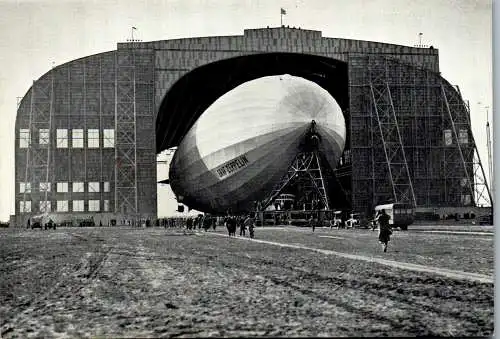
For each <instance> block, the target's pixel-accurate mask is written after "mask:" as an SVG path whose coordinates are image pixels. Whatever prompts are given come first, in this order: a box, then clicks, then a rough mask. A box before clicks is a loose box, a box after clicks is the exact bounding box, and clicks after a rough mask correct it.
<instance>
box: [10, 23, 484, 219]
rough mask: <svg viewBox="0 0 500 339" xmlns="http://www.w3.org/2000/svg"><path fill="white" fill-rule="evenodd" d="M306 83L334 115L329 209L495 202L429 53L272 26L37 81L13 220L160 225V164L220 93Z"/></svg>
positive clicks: (67, 69) (132, 52)
mask: <svg viewBox="0 0 500 339" xmlns="http://www.w3.org/2000/svg"><path fill="white" fill-rule="evenodd" d="M279 74H290V75H293V76H298V77H302V78H304V79H307V80H310V81H313V82H315V83H317V84H318V85H320V86H321V87H323V88H324V89H325V90H327V91H328V92H329V93H330V94H331V95H332V96H333V97H334V98H335V100H336V101H337V102H338V103H339V105H340V107H341V109H342V111H343V112H344V115H345V116H344V118H345V122H346V126H347V135H346V145H345V150H344V153H343V155H342V157H341V159H340V161H339V165H338V167H337V168H336V169H331V171H330V172H329V173H328V174H327V176H328V182H329V183H331V185H329V192H330V194H329V195H330V197H331V199H332V201H333V204H334V205H338V206H342V207H348V208H352V209H353V210H356V211H359V212H369V211H370V210H371V209H372V208H373V206H374V205H376V204H379V203H383V202H387V201H401V202H407V203H410V204H412V205H414V206H415V207H417V208H419V209H421V210H432V209H433V208H437V207H473V206H475V205H476V204H477V203H478V202H480V201H484V200H486V201H491V197H490V193H489V189H488V187H487V185H486V182H485V181H484V171H483V169H482V166H481V163H480V161H479V158H478V154H477V149H476V145H475V142H474V138H473V135H472V132H471V128H470V115H469V109H468V105H467V104H466V103H465V102H464V100H463V99H462V97H461V94H460V91H459V89H458V87H454V86H452V85H451V84H449V83H448V82H447V81H446V80H445V79H444V78H443V77H441V76H440V73H439V56H438V50H437V49H435V48H433V47H408V46H400V45H393V44H386V43H379V42H371V41H361V40H348V39H338V38H325V37H322V34H321V32H320V31H312V30H304V29H300V28H290V27H278V28H262V29H248V30H245V31H244V34H243V35H237V36H220V37H202V38H186V39H175V40H165V41H153V42H127V43H118V45H117V49H116V50H115V51H111V52H105V53H101V54H96V55H92V56H87V57H83V58H81V59H77V60H73V61H71V62H68V63H66V64H63V65H60V66H57V67H54V68H53V69H51V70H50V71H48V72H47V73H46V74H44V75H43V76H42V77H41V78H40V79H38V80H36V81H34V82H33V86H32V87H31V88H30V89H29V90H28V92H27V93H26V95H25V96H24V97H23V99H22V101H21V102H20V104H19V107H18V112H17V118H16V127H15V128H16V136H17V138H16V143H15V149H16V152H15V154H16V159H15V160H16V162H15V164H16V165H15V166H16V168H15V180H16V185H15V187H16V189H15V205H16V206H15V213H16V222H17V224H18V225H23V224H24V225H25V224H26V220H27V218H28V217H29V216H30V215H35V214H40V213H43V212H49V211H50V212H53V213H55V214H57V215H59V216H61V218H64V217H69V216H72V217H74V216H75V215H77V216H78V215H79V216H82V217H85V216H86V215H92V216H93V217H94V219H95V220H96V222H97V223H98V222H102V223H103V224H106V223H108V222H109V221H110V220H112V219H115V220H117V221H118V222H119V221H120V220H126V219H129V220H130V219H137V218H143V219H144V218H149V219H151V218H155V217H156V213H157V211H156V206H157V203H156V161H155V157H156V153H159V152H161V151H163V150H165V149H168V148H171V147H174V146H177V145H178V144H179V143H180V142H181V140H182V138H183V137H184V136H185V135H186V133H187V132H188V130H189V129H190V127H191V126H192V125H193V124H194V123H195V121H196V120H197V119H198V118H199V117H200V115H201V114H202V113H203V112H204V111H205V110H206V109H207V108H208V107H209V106H210V105H211V104H212V103H213V102H214V101H216V100H217V98H219V97H220V96H222V95H223V94H224V93H226V92H228V91H230V90H232V89H234V88H236V87H237V86H239V85H241V84H243V83H245V82H247V81H250V80H254V79H257V78H260V77H264V76H269V75H279Z"/></svg>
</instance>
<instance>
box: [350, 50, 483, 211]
mask: <svg viewBox="0 0 500 339" xmlns="http://www.w3.org/2000/svg"><path fill="white" fill-rule="evenodd" d="M348 64H349V68H348V72H349V102H350V104H349V106H350V116H349V119H350V131H349V132H350V134H349V136H350V142H349V144H348V147H347V149H346V151H349V152H350V154H352V156H351V157H352V185H351V190H352V206H353V209H354V210H356V211H359V212H368V211H369V210H370V209H372V208H373V207H374V206H375V205H376V204H380V203H384V202H386V201H394V202H407V203H410V204H412V205H413V206H416V207H417V208H420V207H422V208H429V207H440V206H441V207H445V206H448V207H461V206H462V207H467V206H478V205H480V202H481V201H483V202H484V204H489V203H491V200H492V199H491V194H490V190H489V188H488V185H487V182H486V180H485V175H484V169H483V166H482V164H481V161H480V159H479V153H478V151H477V147H476V143H475V140H474V137H473V135H472V131H471V123H470V113H469V110H468V107H467V105H466V104H465V102H464V101H463V99H462V97H461V94H460V91H459V89H458V88H455V87H453V86H451V85H450V84H449V83H448V82H446V80H444V79H443V78H442V77H441V76H440V74H439V73H437V72H434V71H431V70H429V69H428V68H423V67H422V68H420V67H414V66H411V65H407V64H405V63H402V62H400V61H397V60H395V59H392V58H390V57H385V56H366V55H357V54H356V55H351V56H350V57H349V62H348ZM360 164H362V165H360Z"/></svg>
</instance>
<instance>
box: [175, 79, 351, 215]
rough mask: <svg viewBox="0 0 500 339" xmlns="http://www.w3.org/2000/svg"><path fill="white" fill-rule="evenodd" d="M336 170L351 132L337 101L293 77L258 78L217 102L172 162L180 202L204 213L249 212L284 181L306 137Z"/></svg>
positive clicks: (183, 141)
mask: <svg viewBox="0 0 500 339" xmlns="http://www.w3.org/2000/svg"><path fill="white" fill-rule="evenodd" d="M311 127H313V128H314V131H315V133H316V135H317V137H318V138H317V140H318V142H317V143H318V146H317V147H318V151H319V152H322V153H323V155H324V157H325V158H326V160H327V162H328V165H329V166H331V167H332V168H336V166H337V161H338V158H339V157H340V155H341V154H342V152H343V149H344V145H345V137H346V127H345V120H344V115H343V113H342V110H341V108H340V106H339V105H338V103H337V102H336V100H335V99H334V98H333V97H332V96H331V95H330V94H329V93H328V92H327V91H326V90H325V89H323V88H322V87H320V86H319V85H317V84H316V83H314V82H312V81H309V80H306V79H304V78H301V77H296V76H291V75H288V74H285V75H276V76H267V77H262V78H259V79H255V80H252V81H249V82H246V83H243V84H241V85H240V86H238V87H236V88H234V89H233V90H231V91H229V92H228V93H226V94H225V95H223V96H222V97H220V98H219V99H217V100H216V101H215V102H214V103H213V104H212V105H211V106H209V107H208V108H207V110H206V111H205V112H203V114H202V115H201V116H200V117H199V118H198V120H197V121H196V122H195V124H194V125H193V126H192V127H191V129H190V130H189V131H188V133H187V134H186V135H185V137H184V138H183V139H182V141H181V143H180V144H179V146H178V148H177V150H176V152H175V154H174V157H173V158H172V161H171V163H170V169H169V179H170V185H171V188H172V190H173V192H174V193H175V195H176V197H177V200H178V201H179V202H182V203H183V204H185V205H187V206H189V207H190V208H193V209H196V210H200V211H204V212H219V213H225V212H227V211H233V212H237V211H248V210H249V209H251V208H252V207H253V206H255V202H256V201H260V200H262V199H264V198H265V197H266V195H268V194H270V192H271V191H272V189H273V187H274V186H275V185H276V183H278V182H279V181H280V179H281V178H282V177H283V175H284V174H285V173H286V171H287V169H288V168H289V166H290V165H291V163H292V162H293V160H294V158H295V156H296V155H297V154H298V152H300V150H301V147H302V146H301V145H303V141H304V138H306V136H307V134H308V133H310V132H311Z"/></svg>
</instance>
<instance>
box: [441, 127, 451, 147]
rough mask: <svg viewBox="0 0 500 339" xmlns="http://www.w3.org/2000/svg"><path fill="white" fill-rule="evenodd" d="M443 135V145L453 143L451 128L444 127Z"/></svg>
mask: <svg viewBox="0 0 500 339" xmlns="http://www.w3.org/2000/svg"><path fill="white" fill-rule="evenodd" d="M443 135H444V144H445V146H450V145H451V144H453V137H452V135H451V129H445V130H444V131H443Z"/></svg>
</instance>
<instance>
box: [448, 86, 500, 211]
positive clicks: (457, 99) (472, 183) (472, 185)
mask: <svg viewBox="0 0 500 339" xmlns="http://www.w3.org/2000/svg"><path fill="white" fill-rule="evenodd" d="M441 91H442V94H443V100H444V102H445V106H446V111H447V113H448V117H449V119H450V124H451V127H452V130H453V137H454V141H455V143H456V145H457V146H456V147H454V149H455V152H456V153H458V155H459V159H460V160H461V163H460V165H461V167H460V168H462V169H463V173H464V175H465V178H466V181H467V182H466V183H465V185H462V183H461V185H460V186H461V187H463V188H465V191H466V192H470V194H471V197H474V204H475V205H476V206H477V205H479V202H480V201H481V200H483V201H484V202H485V203H486V204H489V205H492V203H493V199H492V196H491V192H490V189H489V186H488V183H487V181H486V175H485V173H484V168H483V165H482V163H481V158H480V157H479V152H478V150H477V146H476V141H475V139H474V135H473V134H472V129H471V123H470V119H469V117H470V110H469V107H468V105H466V104H465V102H464V101H463V99H462V95H461V93H460V89H459V88H457V89H456V93H452V92H451V91H450V90H449V89H447V88H446V86H443V85H441ZM462 110H465V112H466V114H465V115H463V114H462V115H459V112H460V111H462ZM457 130H458V131H459V132H457ZM460 130H465V131H467V143H462V142H461V140H460V135H459V133H460ZM469 139H470V140H469ZM464 141H465V140H464ZM455 159H456V157H455ZM455 163H456V161H455ZM457 165H458V164H457ZM450 167H451V168H450V169H448V170H447V171H446V175H449V176H455V177H457V176H458V174H457V166H450ZM451 172H453V173H451ZM462 178H463V177H462Z"/></svg>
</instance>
